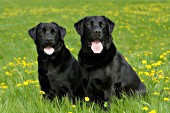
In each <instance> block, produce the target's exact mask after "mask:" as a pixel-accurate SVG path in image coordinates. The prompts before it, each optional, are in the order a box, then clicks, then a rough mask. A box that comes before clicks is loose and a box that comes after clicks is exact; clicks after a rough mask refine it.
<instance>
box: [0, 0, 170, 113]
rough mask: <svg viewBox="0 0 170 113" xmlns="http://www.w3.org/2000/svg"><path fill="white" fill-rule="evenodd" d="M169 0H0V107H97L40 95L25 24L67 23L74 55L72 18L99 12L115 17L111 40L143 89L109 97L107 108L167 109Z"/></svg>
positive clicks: (52, 111)
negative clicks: (140, 94) (132, 94)
mask: <svg viewBox="0 0 170 113" xmlns="http://www.w3.org/2000/svg"><path fill="white" fill-rule="evenodd" d="M169 11H170V1H169V0H128V1H127V0H119V1H118V0H103V1H102V0H48V1H42V0H36V1H34V0H1V1H0V113H101V112H104V111H102V110H101V109H100V107H99V106H98V105H96V104H94V103H92V104H91V105H90V106H86V104H87V102H83V105H82V106H80V104H79V101H78V102H77V104H76V105H72V104H71V103H70V102H69V101H68V99H67V98H63V101H62V102H58V101H57V98H56V99H55V101H53V102H48V101H44V100H43V99H42V96H41V95H42V93H43V92H42V91H41V90H40V86H39V83H38V74H37V53H36V47H35V45H34V42H33V40H32V39H31V38H30V37H29V35H28V30H29V29H30V28H32V27H34V26H35V25H37V24H38V23H40V22H56V23H58V24H59V25H61V26H63V27H65V28H66V29H67V34H66V36H65V38H64V41H65V44H66V45H67V47H68V48H69V50H70V51H71V53H72V54H73V55H74V56H75V57H76V58H77V54H78V51H79V49H80V47H81V44H80V37H79V35H78V34H77V33H76V31H75V29H74V26H73V25H74V23H75V22H77V21H78V20H80V19H81V18H83V17H85V16H92V15H104V16H106V17H108V18H110V19H111V20H112V21H113V22H115V29H114V31H113V33H112V36H113V42H114V43H115V45H116V47H117V49H118V50H119V51H120V52H121V53H122V54H123V55H124V56H125V58H126V59H127V61H128V62H129V63H130V65H131V66H132V67H133V68H134V69H135V71H136V72H137V73H138V75H139V77H140V78H141V80H142V81H143V82H144V84H145V85H146V87H147V89H148V94H147V96H145V97H141V98H139V97H138V96H135V97H131V98H129V97H126V96H125V98H123V99H117V98H115V97H113V99H112V100H113V101H112V104H111V111H110V112H111V113H170V13H169Z"/></svg>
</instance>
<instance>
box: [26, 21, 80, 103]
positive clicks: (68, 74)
mask: <svg viewBox="0 0 170 113" xmlns="http://www.w3.org/2000/svg"><path fill="white" fill-rule="evenodd" d="M28 33H29V35H30V37H31V38H32V39H33V40H34V42H35V44H36V48H37V53H38V75H39V82H40V86H41V90H42V91H44V92H45V94H43V97H44V98H46V99H50V100H53V99H54V97H55V96H57V97H58V98H59V99H61V98H62V97H63V96H66V95H68V98H69V100H70V101H72V102H73V103H75V97H77V96H78V95H79V94H81V93H82V92H81V91H80V92H78V90H79V89H81V88H80V87H79V86H80V82H79V79H80V78H79V76H78V67H79V66H78V62H77V61H76V59H75V58H74V57H73V55H71V53H70V52H69V50H68V49H67V48H66V47H65V44H64V36H65V34H66V29H65V28H63V27H61V26H59V25H57V24H56V23H54V22H52V23H40V24H38V25H37V26H35V27H33V28H31V29H30V30H29V31H28ZM47 40H50V41H47ZM46 46H50V47H53V48H54V52H53V53H52V54H51V55H48V54H46V53H45V52H44V48H45V47H46Z"/></svg>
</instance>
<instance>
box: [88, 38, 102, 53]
mask: <svg viewBox="0 0 170 113" xmlns="http://www.w3.org/2000/svg"><path fill="white" fill-rule="evenodd" d="M91 49H92V51H93V52H94V53H101V52H102V50H103V45H102V43H101V42H100V41H99V40H95V41H93V42H91Z"/></svg>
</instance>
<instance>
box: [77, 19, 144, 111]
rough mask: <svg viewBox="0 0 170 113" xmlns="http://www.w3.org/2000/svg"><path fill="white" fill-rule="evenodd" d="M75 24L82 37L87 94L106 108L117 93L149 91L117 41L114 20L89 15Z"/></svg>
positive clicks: (82, 70) (81, 52)
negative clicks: (114, 37)
mask: <svg viewBox="0 0 170 113" xmlns="http://www.w3.org/2000/svg"><path fill="white" fill-rule="evenodd" d="M74 27H75V30H76V31H77V33H78V34H79V35H80V37H81V49H80V51H79V54H78V62H79V64H80V69H81V74H82V76H83V77H82V80H81V81H82V85H83V88H84V91H85V96H87V97H89V98H90V100H91V101H95V102H99V103H100V104H101V106H102V107H103V108H105V107H106V106H105V105H104V104H105V103H108V107H109V105H110V101H111V97H112V96H113V95H116V96H117V97H118V98H120V97H121V95H122V93H123V92H125V93H126V94H127V95H133V94H134V93H135V92H137V93H138V94H141V95H144V94H145V93H146V87H145V85H144V84H143V83H142V82H141V80H140V79H139V77H138V75H137V74H136V72H135V71H134V70H133V68H132V67H131V66H130V65H129V64H128V62H127V61H126V60H125V58H124V57H123V56H122V55H121V54H120V53H119V52H118V50H117V48H116V46H115V45H114V43H113V38H112V35H111V34H112V32H113V30H114V27H115V23H114V22H112V21H111V20H110V19H108V18H107V17H105V16H89V17H85V18H83V19H81V20H79V21H78V22H77V23H75V24H74Z"/></svg>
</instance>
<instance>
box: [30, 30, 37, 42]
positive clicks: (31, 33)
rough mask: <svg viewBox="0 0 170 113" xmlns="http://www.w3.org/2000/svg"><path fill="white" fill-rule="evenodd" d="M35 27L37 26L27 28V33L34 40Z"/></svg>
mask: <svg viewBox="0 0 170 113" xmlns="http://www.w3.org/2000/svg"><path fill="white" fill-rule="evenodd" d="M36 28H37V27H33V28H31V29H29V31H28V34H29V36H30V37H31V38H32V39H33V40H34V41H35V40H36Z"/></svg>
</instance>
